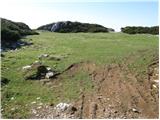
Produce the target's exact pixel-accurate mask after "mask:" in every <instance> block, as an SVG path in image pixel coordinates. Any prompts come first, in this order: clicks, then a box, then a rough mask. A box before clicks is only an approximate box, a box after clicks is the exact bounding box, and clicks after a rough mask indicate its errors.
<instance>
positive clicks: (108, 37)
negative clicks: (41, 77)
mask: <svg viewBox="0 0 160 120" xmlns="http://www.w3.org/2000/svg"><path fill="white" fill-rule="evenodd" d="M39 32H41V31H39ZM23 40H24V41H30V42H33V45H31V46H25V47H23V48H21V49H18V50H16V51H8V52H5V53H4V54H5V57H3V58H2V62H1V64H2V66H1V67H2V68H1V73H2V76H3V77H6V78H8V79H9V80H10V82H9V83H8V84H7V85H5V86H2V88H1V91H2V115H3V118H28V116H29V114H30V113H29V110H30V107H31V106H32V105H31V102H33V101H36V98H37V97H40V98H41V99H40V100H41V102H43V103H46V104H50V103H58V102H61V101H67V102H69V101H72V100H74V99H76V98H77V97H78V93H79V92H80V91H79V89H80V87H79V86H78V85H77V84H78V83H79V82H80V81H83V82H84V83H85V84H84V85H83V87H84V88H85V89H86V90H88V91H90V90H92V88H91V86H92V83H91V81H90V78H89V76H88V74H87V73H84V72H80V73H77V75H75V76H74V77H72V78H70V77H68V76H64V77H63V79H62V80H61V83H62V85H63V87H62V88H57V89H53V88H50V87H48V86H45V85H43V84H41V82H39V81H25V80H24V78H23V74H22V67H23V66H26V65H29V64H31V63H33V62H34V61H36V60H38V56H39V55H41V54H49V55H56V56H66V57H65V58H63V59H62V60H60V61H55V60H49V59H47V58H46V59H43V60H42V62H43V64H45V65H48V66H50V67H52V68H55V69H56V70H58V71H63V70H64V69H65V68H67V67H68V66H69V65H71V64H73V63H79V62H82V61H84V62H85V61H91V62H93V63H96V64H97V65H109V64H111V63H119V64H121V63H122V62H124V61H125V60H126V59H129V60H131V61H132V62H131V64H130V65H129V66H128V67H129V68H130V69H131V70H132V71H134V72H138V73H139V74H143V73H144V72H145V71H146V68H147V65H148V64H149V63H150V62H151V61H152V60H153V59H154V57H155V55H157V54H158V37H157V36H155V35H149V34H141V35H140V34H137V35H128V34H123V33H51V32H41V33H40V35H34V36H27V37H26V38H24V39H23ZM70 79H73V80H72V81H74V82H71V81H70ZM59 95H60V96H62V95H63V97H58V96H59ZM12 97H14V99H11V98H12Z"/></svg>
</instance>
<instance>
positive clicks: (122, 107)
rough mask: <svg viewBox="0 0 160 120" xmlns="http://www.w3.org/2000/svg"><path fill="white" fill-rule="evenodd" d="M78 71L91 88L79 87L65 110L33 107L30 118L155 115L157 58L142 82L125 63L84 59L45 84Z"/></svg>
mask: <svg viewBox="0 0 160 120" xmlns="http://www.w3.org/2000/svg"><path fill="white" fill-rule="evenodd" d="M79 71H84V72H86V73H88V75H89V76H90V78H91V80H92V83H93V85H92V88H93V90H92V91H90V92H86V91H85V89H83V87H82V89H81V93H80V94H79V98H78V99H77V100H75V101H73V102H72V103H70V104H71V106H72V107H70V108H68V109H66V110H65V111H57V110H55V109H54V106H55V105H46V106H43V107H42V108H40V109H34V108H33V110H34V111H35V114H33V116H32V118H128V119H129V118H158V115H159V110H158V107H159V96H158V91H159V86H158V60H154V61H153V63H151V64H150V65H149V66H148V74H146V77H145V78H143V79H144V80H143V81H141V82H139V79H141V78H139V77H138V76H137V75H136V74H134V73H132V72H131V71H130V70H129V69H128V68H127V64H111V65H106V66H103V67H102V66H101V67H100V66H97V65H96V64H94V63H92V62H89V61H87V62H81V63H76V64H72V65H71V66H69V67H68V68H67V69H66V70H65V71H64V72H62V74H60V75H59V76H58V77H57V78H56V79H54V80H53V81H52V83H46V85H47V84H48V85H50V86H52V85H56V84H57V82H58V81H60V80H61V79H63V75H64V74H67V75H69V77H73V76H74V75H75V74H76V73H77V72H79Z"/></svg>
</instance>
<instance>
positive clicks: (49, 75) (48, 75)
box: [46, 72, 54, 79]
mask: <svg viewBox="0 0 160 120" xmlns="http://www.w3.org/2000/svg"><path fill="white" fill-rule="evenodd" d="M53 76H54V73H53V72H48V73H46V78H47V79H49V78H52V77H53Z"/></svg>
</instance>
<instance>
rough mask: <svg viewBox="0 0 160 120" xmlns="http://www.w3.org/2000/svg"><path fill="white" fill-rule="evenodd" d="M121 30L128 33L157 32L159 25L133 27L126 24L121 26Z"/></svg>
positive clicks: (155, 33)
mask: <svg viewBox="0 0 160 120" xmlns="http://www.w3.org/2000/svg"><path fill="white" fill-rule="evenodd" d="M121 31H122V32H124V33H128V34H145V33H147V34H154V35H157V34H159V26H153V27H141V26H139V27H135V26H132V27H131V26H127V27H124V28H121Z"/></svg>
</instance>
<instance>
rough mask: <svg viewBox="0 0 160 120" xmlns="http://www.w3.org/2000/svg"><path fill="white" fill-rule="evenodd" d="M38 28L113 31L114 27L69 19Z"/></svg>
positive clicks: (58, 30) (74, 31)
mask: <svg viewBox="0 0 160 120" xmlns="http://www.w3.org/2000/svg"><path fill="white" fill-rule="evenodd" d="M37 29H38V30H47V31H51V32H62V33H68V32H73V33H76V32H111V31H112V32H113V31H114V29H112V28H106V27H104V26H102V25H98V24H89V23H80V22H71V21H62V22H56V23H51V24H47V25H43V26H41V27H39V28H37Z"/></svg>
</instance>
